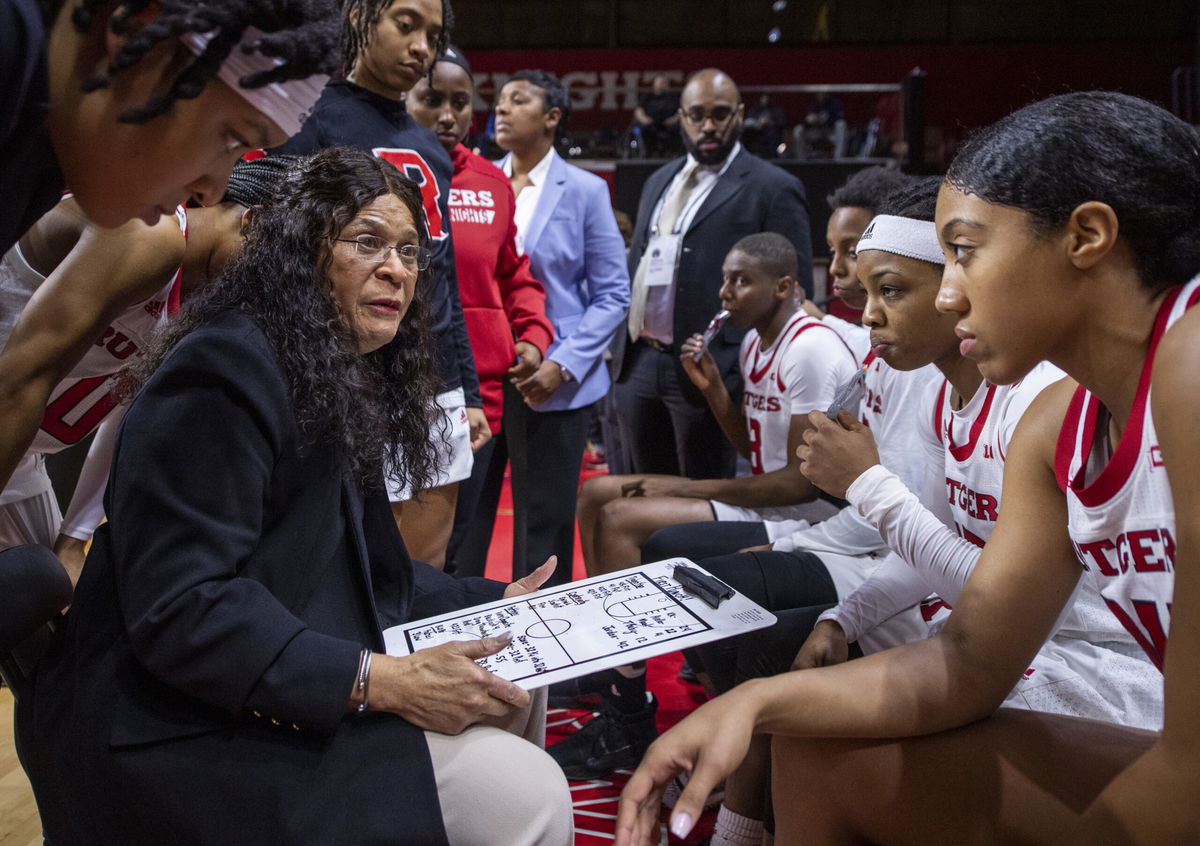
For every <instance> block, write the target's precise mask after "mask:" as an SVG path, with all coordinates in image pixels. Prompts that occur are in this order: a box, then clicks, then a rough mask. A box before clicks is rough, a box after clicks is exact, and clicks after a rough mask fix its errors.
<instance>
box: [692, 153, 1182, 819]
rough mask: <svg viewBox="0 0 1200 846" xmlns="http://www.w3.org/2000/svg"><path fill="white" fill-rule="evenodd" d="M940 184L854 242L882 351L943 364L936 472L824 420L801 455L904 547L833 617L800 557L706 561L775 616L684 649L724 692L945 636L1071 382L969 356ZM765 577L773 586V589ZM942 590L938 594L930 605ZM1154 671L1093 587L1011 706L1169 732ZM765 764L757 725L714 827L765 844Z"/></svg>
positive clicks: (909, 199)
mask: <svg viewBox="0 0 1200 846" xmlns="http://www.w3.org/2000/svg"><path fill="white" fill-rule="evenodd" d="M940 185H941V179H940V178H939V177H928V178H926V179H923V180H920V181H917V182H915V183H914V184H913V185H911V186H910V187H908V188H906V189H902V190H900V191H898V192H897V193H895V194H893V195H891V196H890V197H889V198H888V200H887V201H885V202H884V203H883V204H882V206H881V207H880V211H881V214H880V216H878V217H876V218H875V220H874V225H873V229H874V232H873V237H871V238H867V239H864V240H863V241H861V242H860V243H859V244H858V245H857V253H858V268H859V273H860V278H861V280H862V283H863V285H864V286H865V288H866V291H867V294H868V301H867V304H866V309H865V311H864V312H863V321H864V323H866V325H867V326H868V327H869V328H870V330H871V341H872V346H873V349H875V350H876V351H877V352H878V354H879V356H880V357H881V358H882V359H883V360H884V361H886V362H887V364H888V365H891V366H893V367H894V368H895V370H896V371H898V372H914V369H915V368H925V367H928V366H929V365H930V364H931V363H933V364H935V365H936V366H937V368H938V370H939V371H940V374H939V378H938V379H937V380H936V383H935V384H927V385H926V386H925V387H926V390H924V391H922V393H923V394H924V396H923V398H922V402H921V403H920V408H921V410H920V411H919V413H916V414H913V415H912V416H913V417H914V418H915V420H916V422H918V424H919V425H918V426H916V427H915V428H914V427H909V428H908V429H907V430H906V435H907V445H908V449H909V451H910V452H911V453H913V454H915V455H917V456H922V457H924V460H923V462H922V464H923V466H924V467H926V468H929V469H928V470H926V472H924V473H923V474H922V475H923V476H924V477H925V478H923V479H921V480H920V481H919V482H918V483H917V484H914V483H913V481H911V479H908V480H906V479H903V478H902V477H901V476H900V475H898V474H897V473H895V472H894V470H895V468H893V467H891V466H890V465H889V464H888V462H887V461H886V460H885V461H883V462H880V455H879V453H877V452H876V450H875V439H876V438H878V437H879V436H880V435H881V434H882V433H881V432H880V431H879V430H878V429H877V428H875V427H874V426H871V427H866V426H862V425H859V423H858V422H857V421H851V420H850V419H848V418H846V417H844V416H843V418H842V422H843V423H844V424H845V427H843V426H841V425H838V426H835V425H834V424H832V422H831V423H829V424H828V425H826V424H825V423H824V421H818V425H816V426H815V427H814V430H813V433H812V434H810V435H809V436H808V438H807V439H806V440H808V441H809V443H808V444H807V445H806V446H805V447H802V448H801V450H800V451H801V454H802V455H803V456H806V459H805V463H804V466H803V470H804V472H805V474H806V475H807V476H808V477H809V479H810V480H811V481H813V482H814V483H816V484H818V485H820V486H821V487H822V488H823V489H825V490H827V491H828V492H830V493H833V494H835V495H837V496H845V497H846V498H847V499H849V500H850V502H851V505H850V507H849V508H846V509H844V510H843V511H842V512H841V513H840V514H839V515H838V517H837V518H834V519H841V518H843V517H844V516H845V515H847V514H852V513H853V514H857V515H858V516H860V517H862V518H863V519H865V520H867V521H868V522H869V523H871V524H872V525H873V526H875V527H876V528H877V529H878V531H879V533H880V534H881V535H882V536H883V537H884V539H885V540H886V541H887V542H888V543H889V544H890V545H891V547H892V549H893V550H894V551H895V554H893V555H891V556H888V557H887V558H886V559H885V560H884V561H883V563H882V564H881V565H880V566H879V567H878V568H877V569H876V570H875V571H874V572H873V573H871V575H870V576H869V577H868V578H867V579H866V581H865V582H863V583H862V584H860V585H859V586H858V588H857V589H856V590H854V592H853V593H851V594H850V595H849V596H845V597H842V600H841V602H840V604H839V605H838V606H837V607H836V608H835V609H832V610H831V611H827V612H826V613H823V614H822V613H820V612H821V611H822V608H821V607H820V606H819V605H818V603H820V602H822V601H823V598H824V597H823V596H805V594H804V592H803V590H802V589H797V588H793V587H792V585H793V584H796V585H799V586H800V588H802V587H803V586H804V584H805V580H807V581H809V582H812V581H814V576H812V575H811V573H808V572H804V571H803V569H802V568H801V567H800V566H799V564H800V562H798V561H796V560H795V559H789V558H787V557H784V556H783V555H782V554H779V553H769V554H766V555H763V554H761V553H749V554H742V555H726V556H721V557H719V558H713V559H707V560H704V561H701V562H700V564H701V566H703V567H704V568H706V569H708V570H710V571H711V572H712V573H714V574H715V575H716V576H718V577H719V578H721V579H723V580H724V581H726V582H728V583H729V584H730V585H732V586H733V587H734V588H735V589H737V590H739V591H741V592H742V593H745V594H746V595H748V596H749V597H750V598H751V599H753V600H754V601H755V602H758V603H759V604H760V605H763V606H764V607H766V608H768V609H769V610H771V611H772V612H774V613H775V614H776V616H777V617H778V618H779V622H778V623H777V624H776V625H775V626H772V627H771V628H770V629H763V630H760V631H757V632H751V633H749V634H746V635H742V636H739V637H735V638H729V639H726V640H723V641H719V642H715V643H709V644H704V645H703V646H699V647H696V648H695V649H693V650H688V654H689V659H690V660H691V661H692V665H693V666H694V667H702V668H704V669H705V670H707V671H708V672H709V674H710V675H711V677H712V679H713V681H714V682H715V683H716V685H717V687H718V689H719V690H720V691H721V692H722V693H723V692H725V691H727V690H729V689H730V688H731V687H732V686H733V685H734V684H739V683H741V682H743V681H745V680H747V679H750V678H756V677H762V676H770V675H776V674H778V673H783V672H787V671H788V670H789V669H807V668H810V667H819V666H828V665H832V664H838V663H841V662H843V661H845V660H846V659H847V658H848V657H851V656H853V657H858V656H860V655H862V654H871V653H873V652H878V651H881V650H883V649H887V648H890V647H892V646H897V645H900V644H903V643H909V642H912V641H914V640H918V639H923V638H927V637H930V636H932V635H933V634H935V633H936V632H937V631H939V630H940V629H941V627H942V626H943V625H944V624H945V622H946V619H947V616H948V610H949V606H948V605H947V603H951V604H953V603H957V602H958V597H959V594H960V593H961V592H962V588H963V585H964V584H965V582H966V579H967V577H968V576H969V575H970V573H971V572H972V570H973V569H974V567H975V563H976V562H977V561H978V559H979V556H980V554H981V553H982V551H983V550H982V547H983V545H984V544H985V543H986V542H987V541H988V539H989V538H990V537H991V534H992V528H993V526H994V525H995V520H996V519H997V517H998V515H999V513H1000V512H1001V510H1002V509H1001V505H1002V496H1001V483H1002V481H1003V476H1004V471H1005V464H1006V462H1005V457H1006V456H1007V454H1008V449H1009V441H1010V439H1011V438H1012V435H1013V431H1014V430H1015V429H1016V427H1017V423H1018V421H1019V420H1020V419H1021V418H1022V416H1023V415H1024V413H1025V411H1026V409H1027V408H1028V407H1029V404H1030V403H1031V402H1033V401H1034V399H1035V398H1036V397H1037V396H1038V395H1039V394H1040V393H1041V392H1042V391H1043V389H1045V388H1046V386H1047V385H1049V384H1051V383H1053V382H1056V381H1058V380H1059V379H1061V378H1062V376H1063V374H1062V371H1060V370H1059V369H1058V368H1056V367H1054V366H1052V365H1050V364H1047V363H1043V364H1040V365H1038V366H1037V367H1035V368H1034V369H1033V371H1032V372H1030V373H1029V374H1028V375H1026V376H1025V378H1023V379H1022V380H1021V381H1019V382H1017V383H1015V384H1012V385H992V384H991V383H989V382H988V381H987V380H985V379H984V377H983V374H982V373H981V372H980V370H979V366H978V365H977V364H976V363H975V361H973V360H972V359H970V358H966V357H965V356H963V355H962V353H961V352H960V349H959V345H960V339H959V337H958V335H957V334H955V325H956V323H957V322H958V315H957V314H956V313H954V312H939V311H937V309H936V308H935V306H934V301H935V299H936V297H937V293H938V288H939V285H940V284H941V278H942V268H943V264H944V256H943V254H942V250H941V247H940V245H939V243H938V240H937V235H936V233H935V230H934V227H933V216H934V209H935V205H936V202H937V194H938V189H939V187H940ZM922 224H924V226H922ZM917 256H922V258H917ZM885 468H886V469H885ZM851 483H853V484H851ZM847 488H851V490H850V491H849V492H848V491H847ZM816 528H820V527H816ZM800 534H803V533H800ZM796 571H800V572H796ZM761 585H766V586H767V588H766V592H765V593H763V588H762V587H760V586H761ZM778 585H782V586H784V587H783V588H782V589H780V588H777V587H776V586H778ZM931 593H936V594H937V596H936V597H933V599H932V600H931V601H928V602H922V600H925V599H926V597H928V596H929V595H930V594H931ZM760 594H761V595H760ZM943 600H944V601H943ZM787 602H791V603H792V604H791V606H790V607H789V606H788V605H786V604H785V603H787ZM814 606H817V607H814ZM818 615H819V617H818ZM817 620H819V622H816V621H817ZM814 622H816V625H815V627H814ZM809 632H811V635H808V633H809ZM806 635H808V638H807V640H805V637H806ZM801 644H803V647H802V648H801ZM797 649H799V652H797ZM1158 676H1159V673H1158V670H1157V669H1156V668H1155V667H1154V665H1153V664H1152V663H1150V661H1149V660H1147V659H1146V658H1145V656H1144V655H1143V654H1142V652H1141V650H1140V649H1139V648H1138V646H1137V644H1136V643H1135V642H1134V640H1133V639H1132V638H1131V637H1130V636H1129V634H1128V633H1127V632H1125V631H1124V629H1123V628H1122V627H1121V626H1120V624H1119V623H1118V622H1117V619H1116V617H1114V616H1113V615H1112V614H1111V613H1109V611H1108V609H1107V608H1105V607H1104V604H1103V602H1102V601H1101V599H1100V596H1099V594H1098V593H1097V592H1096V590H1095V588H1094V587H1093V586H1092V585H1091V583H1090V582H1086V581H1085V582H1083V583H1082V584H1081V586H1080V589H1079V592H1078V595H1077V596H1076V598H1075V600H1074V603H1073V608H1072V610H1071V612H1070V613H1069V614H1067V615H1066V616H1065V617H1064V619H1063V620H1062V622H1061V623H1060V625H1059V626H1058V628H1057V629H1056V631H1055V632H1054V633H1052V635H1051V637H1050V639H1049V640H1048V641H1047V643H1046V645H1045V646H1044V647H1043V648H1042V650H1041V651H1040V652H1039V653H1038V655H1037V656H1036V657H1035V658H1034V660H1033V661H1032V662H1030V664H1029V669H1028V670H1027V671H1026V673H1025V674H1024V675H1022V677H1021V678H1020V679H1019V680H1018V681H1017V683H1016V685H1015V686H1014V687H1013V688H1012V690H1011V691H1010V692H1009V694H1008V696H1007V697H1006V699H1005V701H1004V704H1005V706H1007V707H1012V708H1021V709H1025V710H1034V711H1041V712H1047V713H1058V714H1070V715H1073V716H1080V717H1088V718H1090V719H1096V720H1104V721H1107V722H1112V723H1120V724H1122V725H1128V726H1132V727H1135V728H1150V729H1158V728H1160V727H1161V725H1162V686H1161V684H1158V683H1156V677H1158ZM769 760H770V736H769V735H767V734H759V735H756V736H755V740H754V742H753V743H752V744H751V747H750V751H749V753H748V754H747V756H746V758H745V760H744V761H743V762H742V764H741V766H739V767H738V769H737V770H735V771H734V773H733V774H731V775H730V776H729V778H727V779H726V785H725V801H724V804H723V807H722V808H721V811H720V812H719V814H718V820H717V832H716V834H717V835H721V834H722V833H724V832H741V833H750V832H754V833H756V834H757V836H758V837H759V838H761V836H762V832H763V819H764V812H765V806H764V802H765V799H766V796H767V790H768V789H769V774H770V770H769ZM714 840H715V841H717V842H723V841H720V840H719V837H714Z"/></svg>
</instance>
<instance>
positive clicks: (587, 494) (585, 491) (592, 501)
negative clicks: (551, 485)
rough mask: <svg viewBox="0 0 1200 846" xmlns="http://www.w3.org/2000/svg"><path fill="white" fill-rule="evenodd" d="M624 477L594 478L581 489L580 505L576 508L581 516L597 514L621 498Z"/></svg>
mask: <svg viewBox="0 0 1200 846" xmlns="http://www.w3.org/2000/svg"><path fill="white" fill-rule="evenodd" d="M623 478H624V477H622V476H594V477H592V478H591V479H588V480H587V481H586V482H584V483H583V487H582V488H580V489H579V503H578V505H577V506H576V508H575V511H576V513H577V514H578V515H579V516H581V517H582V516H584V515H587V514H595V513H596V512H597V511H599V510H600V508H602V507H603V506H604V504H605V503H606V502H610V501H612V500H614V499H617V498H619V497H620V496H621V480H622V479H623Z"/></svg>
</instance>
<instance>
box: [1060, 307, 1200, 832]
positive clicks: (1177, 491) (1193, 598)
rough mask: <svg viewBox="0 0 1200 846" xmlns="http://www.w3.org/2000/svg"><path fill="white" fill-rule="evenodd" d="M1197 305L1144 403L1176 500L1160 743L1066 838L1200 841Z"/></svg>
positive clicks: (1176, 330) (1159, 364)
mask: <svg viewBox="0 0 1200 846" xmlns="http://www.w3.org/2000/svg"><path fill="white" fill-rule="evenodd" d="M1198 367H1200V311H1197V310H1196V309H1192V310H1190V311H1189V312H1188V313H1187V314H1186V315H1184V316H1183V317H1182V318H1180V319H1179V321H1178V323H1176V325H1175V326H1173V327H1172V328H1171V330H1170V331H1169V332H1168V333H1167V334H1166V336H1164V338H1163V340H1162V342H1161V344H1160V345H1159V348H1158V353H1157V355H1156V357H1155V363H1154V377H1153V382H1152V383H1151V391H1150V403H1151V410H1152V414H1153V417H1154V427H1155V429H1156V431H1157V432H1158V443H1159V447H1160V448H1161V450H1162V457H1163V461H1164V462H1165V464H1166V470H1167V478H1168V479H1169V480H1170V483H1171V496H1172V498H1173V500H1174V503H1175V544H1176V545H1175V593H1174V598H1173V601H1172V605H1171V631H1170V648H1169V649H1168V650H1167V654H1166V660H1165V663H1164V667H1163V677H1164V693H1165V697H1164V719H1163V731H1162V734H1161V735H1160V737H1159V739H1158V741H1157V742H1156V743H1155V744H1154V746H1152V747H1151V748H1150V750H1149V751H1148V752H1146V754H1145V755H1143V756H1142V757H1141V758H1139V759H1138V760H1137V761H1135V762H1134V763H1133V764H1132V765H1130V767H1129V768H1128V769H1127V770H1125V772H1123V773H1121V775H1119V776H1118V777H1117V778H1116V779H1114V780H1113V782H1112V783H1111V784H1110V785H1109V787H1108V788H1107V789H1106V790H1105V791H1104V792H1103V793H1101V794H1100V796H1098V797H1097V799H1096V801H1095V802H1094V803H1093V804H1092V806H1091V807H1090V808H1089V809H1088V811H1087V813H1086V814H1085V815H1084V817H1083V819H1082V821H1081V824H1080V826H1079V830H1078V831H1076V832H1075V833H1074V835H1073V837H1072V838H1070V839H1069V840H1068V841H1067V842H1068V843H1070V844H1072V846H1082V844H1089V846H1090V845H1091V844H1110V843H1123V844H1124V843H1139V844H1140V843H1147V844H1149V843H1153V844H1160V843H1162V844H1177V843H1180V844H1181V843H1195V842H1197V840H1198V839H1200V808H1198V807H1197V803H1196V801H1195V797H1196V795H1197V790H1200V716H1198V715H1197V711H1196V702H1197V701H1198V698H1200V673H1197V672H1196V662H1197V656H1200V556H1198V555H1197V550H1198V549H1200V478H1198V477H1197V474H1196V468H1198V467H1200V443H1197V440H1196V423H1195V421H1196V420H1197V419H1200V384H1197V382H1196V375H1195V374H1196V372H1197V368H1198Z"/></svg>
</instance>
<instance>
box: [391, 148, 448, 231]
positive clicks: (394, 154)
mask: <svg viewBox="0 0 1200 846" xmlns="http://www.w3.org/2000/svg"><path fill="white" fill-rule="evenodd" d="M371 152H372V153H374V154H375V155H377V156H379V158H381V159H383V160H384V161H387V162H391V163H392V164H394V165H395V166H396V169H397V170H399V171H400V172H401V173H403V174H404V175H405V176H407V177H408V178H409V179H411V180H412V181H413V182H415V183H417V185H418V186H419V187H420V188H421V198H422V199H423V200H424V201H425V220H426V222H427V223H428V229H429V237H430V239H432V240H434V241H444V240H445V239H446V237H447V236H448V235H449V234H450V233H449V232H448V231H447V230H446V222H445V221H444V220H442V209H441V206H440V205H439V204H440V203H441V199H442V189H441V188H439V187H438V184H437V179H436V177H434V175H433V169H432V168H431V167H430V166H429V163H428V162H427V161H425V159H424V157H422V156H421V154H420V153H418V152H417V151H416V150H404V149H397V148H389V147H376V148H375V149H373V150H372V151H371Z"/></svg>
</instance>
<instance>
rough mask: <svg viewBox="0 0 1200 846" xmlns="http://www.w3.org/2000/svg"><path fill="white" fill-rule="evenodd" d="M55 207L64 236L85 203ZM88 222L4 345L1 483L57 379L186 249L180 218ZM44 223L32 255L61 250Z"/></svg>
mask: <svg viewBox="0 0 1200 846" xmlns="http://www.w3.org/2000/svg"><path fill="white" fill-rule="evenodd" d="M51 215H61V216H62V217H59V218H58V219H57V220H51V221H47V220H46V219H43V222H44V223H45V224H46V225H47V226H48V229H47V231H48V232H51V233H55V235H54V236H53V239H55V240H56V239H57V238H60V237H61V235H58V234H57V233H61V232H62V230H63V224H64V222H65V221H69V220H70V218H71V216H74V215H78V210H77V209H75V208H73V203H72V201H66V202H64V203H60V204H59V207H58V208H56V209H55V210H53V211H51V213H50V215H48V216H47V217H50V216H51ZM81 225H82V231H81V232H80V234H79V237H78V240H77V242H76V243H75V244H74V246H73V247H71V248H70V251H69V252H68V253H66V256H65V258H63V259H62V260H61V261H59V262H58V264H57V267H55V268H54V269H53V270H52V271H50V272H49V273H48V274H47V275H46V281H45V282H44V283H43V284H42V285H41V287H39V288H38V290H37V292H36V293H35V294H34V295H33V297H32V298H31V299H30V300H29V303H28V304H27V305H26V307H25V309H24V311H23V312H22V314H21V318H20V320H19V321H18V322H17V325H16V326H15V327H14V328H13V331H12V334H11V335H10V336H9V339H8V343H7V344H6V345H5V347H4V349H3V351H0V407H2V408H3V409H4V414H3V415H0V484H7V483H8V479H9V477H10V476H11V475H12V472H13V469H14V468H15V467H16V465H17V463H18V462H19V461H20V459H21V456H22V455H24V454H25V451H26V450H27V449H28V448H29V444H30V442H31V441H32V440H33V437H34V434H35V433H36V432H37V427H38V424H39V423H40V421H41V419H42V415H43V414H44V412H45V409H46V403H47V401H48V400H49V397H50V393H51V391H52V390H53V389H54V386H55V385H57V384H58V383H59V382H60V381H61V380H62V379H63V378H65V376H66V375H67V374H68V373H69V372H70V370H71V368H72V367H74V366H75V365H76V364H77V363H78V362H79V360H80V359H81V358H82V357H83V355H84V353H85V352H86V351H87V349H88V347H89V346H90V345H91V344H93V343H95V341H96V339H97V338H98V337H99V336H100V333H101V332H102V331H103V330H104V328H105V327H106V326H107V325H108V324H109V323H110V322H111V321H112V320H113V319H114V318H115V317H116V316H117V315H118V314H120V312H121V311H123V310H124V309H126V308H128V307H129V306H130V305H133V304H134V303H137V302H138V301H139V300H142V299H146V298H147V297H150V296H152V295H153V294H154V293H155V292H156V291H157V290H159V289H160V288H161V287H162V285H163V280H165V279H167V278H169V276H170V274H171V273H172V272H173V270H174V269H175V268H177V267H178V266H179V263H180V261H181V259H182V257H183V247H184V239H183V233H182V232H181V231H180V229H179V225H178V223H177V222H176V221H175V220H174V219H173V218H163V219H161V220H160V221H159V222H158V223H157V224H155V225H154V226H147V225H146V224H145V223H142V222H141V221H130V222H129V223H126V224H124V225H122V226H120V227H118V228H116V229H102V228H100V227H97V226H94V225H92V224H90V223H86V221H81ZM42 226H43V223H39V224H38V225H37V226H36V227H35V230H34V232H32V233H30V234H29V235H26V239H25V240H23V241H22V245H23V248H24V246H25V245H28V246H29V250H28V252H27V253H26V255H27V257H31V260H32V256H39V255H40V256H45V255H47V254H49V253H51V252H53V246H54V244H53V243H51V242H50V240H49V239H41V240H40V241H39V235H38V230H39V229H40V228H41V227H42ZM30 239H32V240H30ZM59 254H60V255H61V253H59ZM35 266H36V265H35ZM37 269H38V270H39V271H42V272H45V271H46V270H49V267H38V268H37Z"/></svg>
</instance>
